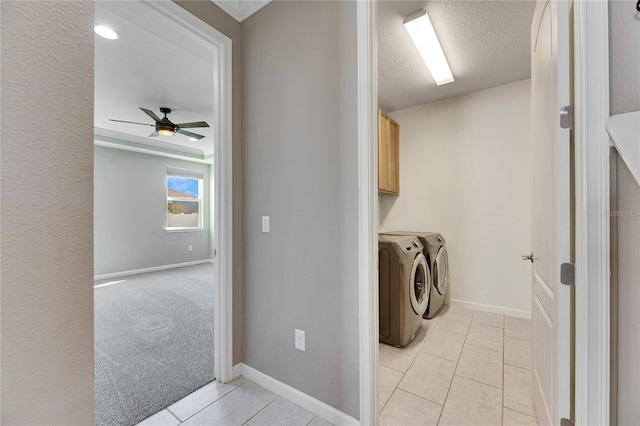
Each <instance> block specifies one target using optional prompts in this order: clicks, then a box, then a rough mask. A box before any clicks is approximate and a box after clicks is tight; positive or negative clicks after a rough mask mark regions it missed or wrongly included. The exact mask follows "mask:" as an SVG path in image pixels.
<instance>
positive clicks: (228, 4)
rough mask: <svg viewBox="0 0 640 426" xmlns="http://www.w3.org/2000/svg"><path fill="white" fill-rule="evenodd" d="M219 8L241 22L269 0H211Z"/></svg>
mask: <svg viewBox="0 0 640 426" xmlns="http://www.w3.org/2000/svg"><path fill="white" fill-rule="evenodd" d="M211 1H212V2H213V3H215V4H216V5H217V6H218V7H219V8H220V9H222V10H224V11H225V12H227V13H228V14H229V15H231V16H233V17H234V18H235V19H236V21H238V22H242V21H244V20H245V19H247V18H248V17H249V16H251V15H253V14H254V13H256V12H257V11H258V10H260V9H262V8H263V7H265V6H266V5H267V3H269V2H270V1H271V0H211Z"/></svg>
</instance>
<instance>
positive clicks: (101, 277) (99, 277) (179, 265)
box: [93, 259, 215, 281]
mask: <svg viewBox="0 0 640 426" xmlns="http://www.w3.org/2000/svg"><path fill="white" fill-rule="evenodd" d="M203 263H215V262H214V261H213V259H202V260H194V261H191V262H182V263H173V264H171V265H160V266H152V267H150V268H142V269H132V270H130V271H122V272H113V273H111V274H101V275H95V276H94V277H93V279H94V281H98V280H108V279H110V278H118V277H126V276H128V275H138V274H146V273H147V272H156V271H164V270H166V269H174V268H182V267H185V266H193V265H201V264H203Z"/></svg>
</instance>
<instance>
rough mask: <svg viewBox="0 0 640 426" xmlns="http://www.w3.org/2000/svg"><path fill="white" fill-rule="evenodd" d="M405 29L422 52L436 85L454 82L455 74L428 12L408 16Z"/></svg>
mask: <svg viewBox="0 0 640 426" xmlns="http://www.w3.org/2000/svg"><path fill="white" fill-rule="evenodd" d="M404 27H405V28H406V29H407V32H408V33H409V35H410V36H411V39H412V40H413V43H414V44H415V45H416V48H417V49H418V52H420V56H422V60H423V61H424V63H425V64H426V65H427V68H429V72H430V73H431V76H432V77H433V79H434V80H435V82H436V84H437V85H438V86H440V85H442V84H447V83H451V82H452V81H453V80H454V78H453V74H452V73H451V68H449V64H448V63H447V58H446V57H445V56H444V52H443V50H442V46H440V41H438V36H437V35H436V31H435V30H434V29H433V25H431V20H430V19H429V15H427V11H426V10H424V9H421V10H419V11H417V12H415V13H412V14H411V15H409V16H407V17H406V18H405V20H404Z"/></svg>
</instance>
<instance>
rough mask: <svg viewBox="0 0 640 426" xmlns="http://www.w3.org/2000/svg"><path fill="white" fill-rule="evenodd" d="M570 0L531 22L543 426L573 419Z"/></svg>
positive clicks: (536, 364) (536, 363)
mask: <svg viewBox="0 0 640 426" xmlns="http://www.w3.org/2000/svg"><path fill="white" fill-rule="evenodd" d="M569 6H570V5H569V2H568V1H549V0H547V1H544V0H541V1H538V2H537V4H536V10H535V14H534V18H533V23H532V26H531V84H532V90H531V95H532V132H533V151H534V176H533V181H534V199H533V254H534V262H533V268H532V270H533V285H532V286H533V306H532V318H533V320H532V322H533V400H534V405H535V408H536V413H537V415H538V420H539V422H540V424H541V425H551V424H552V425H559V424H560V418H563V417H565V418H570V412H569V411H570V405H571V403H570V380H571V378H570V370H571V333H570V321H571V319H570V318H571V317H570V303H571V302H570V289H569V288H568V287H567V286H565V285H563V284H561V283H560V264H561V263H565V262H570V256H571V252H570V250H571V241H570V238H571V235H570V226H571V216H570V213H571V204H570V140H569V130H565V129H561V128H560V118H559V111H560V108H561V107H562V106H565V105H569V96H570V91H569V84H570V78H569V54H570V49H569Z"/></svg>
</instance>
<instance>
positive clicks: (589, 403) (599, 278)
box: [357, 0, 610, 425]
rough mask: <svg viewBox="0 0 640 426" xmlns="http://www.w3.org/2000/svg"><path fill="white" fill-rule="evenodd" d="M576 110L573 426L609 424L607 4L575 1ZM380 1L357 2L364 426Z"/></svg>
mask: <svg viewBox="0 0 640 426" xmlns="http://www.w3.org/2000/svg"><path fill="white" fill-rule="evenodd" d="M573 7H574V14H573V17H574V46H573V47H574V90H575V92H574V103H575V111H576V123H575V135H576V137H575V144H576V159H575V162H576V210H575V211H576V218H575V219H576V282H577V284H576V299H575V308H576V311H575V312H576V314H575V315H576V317H575V322H576V328H575V330H576V335H575V354H576V359H575V420H576V424H608V423H609V418H610V401H609V398H610V388H609V381H610V370H609V366H610V344H609V337H610V329H609V327H610V305H609V303H610V300H609V269H610V267H609V258H610V240H609V237H610V236H609V217H608V216H607V215H605V212H606V211H607V210H608V207H609V185H610V178H609V143H610V142H609V136H608V134H607V131H606V128H605V123H606V120H607V119H608V118H609V44H608V43H609V25H608V15H609V14H608V2H606V1H597V2H592V1H582V0H575V1H573ZM375 35H376V22H375V2H358V6H357V38H358V42H357V43H358V182H359V191H358V202H359V212H358V215H359V259H360V262H359V294H360V298H359V317H360V342H359V348H360V423H361V424H368V425H375V424H377V423H378V407H377V360H378V344H377V337H378V331H377V330H378V312H377V309H378V300H377V292H376V291H375V290H376V288H377V256H376V253H375V249H374V243H375V241H376V240H377V228H378V224H377V220H378V215H377V179H376V174H375V171H376V164H377V161H376V160H377V152H376V149H375V147H377V144H376V140H377V126H376V125H375V124H376V121H375V117H376V111H377V52H376V37H375Z"/></svg>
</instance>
